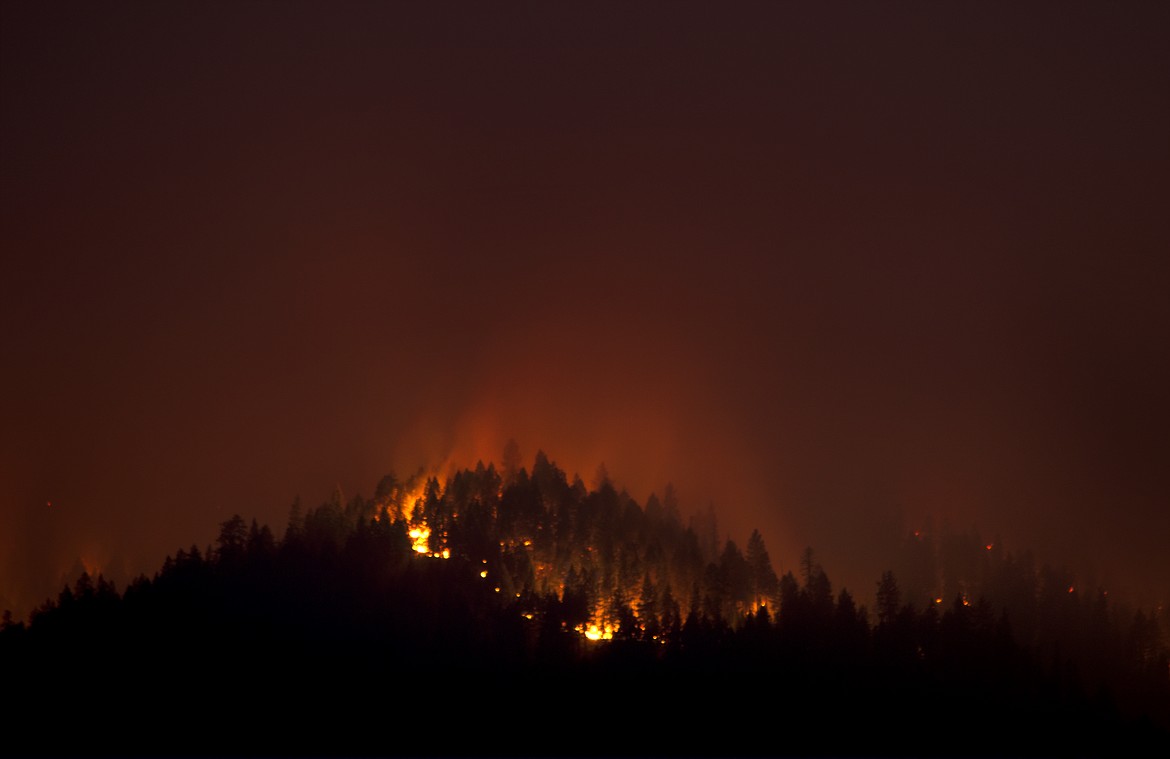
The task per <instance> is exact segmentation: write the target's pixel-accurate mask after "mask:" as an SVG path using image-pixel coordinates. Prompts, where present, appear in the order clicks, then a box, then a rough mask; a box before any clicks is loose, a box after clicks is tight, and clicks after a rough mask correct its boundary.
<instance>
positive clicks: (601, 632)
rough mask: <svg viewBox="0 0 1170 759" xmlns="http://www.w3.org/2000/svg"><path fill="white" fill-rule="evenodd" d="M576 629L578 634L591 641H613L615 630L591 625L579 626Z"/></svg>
mask: <svg viewBox="0 0 1170 759" xmlns="http://www.w3.org/2000/svg"><path fill="white" fill-rule="evenodd" d="M574 629H576V631H577V632H579V633H581V634H582V635H584V636H585V637H586V638H588V639H589V640H612V639H613V630H610V629H609V628H608V627H607V626H605V625H601V626H600V627H599V626H597V625H595V624H592V623H591V624H589V625H588V626H585V625H577V627H576V628H574Z"/></svg>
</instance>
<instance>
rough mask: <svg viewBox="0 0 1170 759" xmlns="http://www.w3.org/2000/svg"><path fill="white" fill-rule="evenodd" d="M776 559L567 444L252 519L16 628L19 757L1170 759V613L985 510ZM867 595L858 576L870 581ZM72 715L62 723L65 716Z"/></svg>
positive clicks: (92, 586) (11, 635)
mask: <svg viewBox="0 0 1170 759" xmlns="http://www.w3.org/2000/svg"><path fill="white" fill-rule="evenodd" d="M793 558H794V560H795V559H796V558H798V559H799V561H798V564H799V567H800V569H799V571H798V572H797V573H795V574H794V573H792V572H786V573H784V574H783V575H779V576H778V575H777V573H776V571H775V570H774V565H773V562H772V559H771V557H770V556H769V553H768V549H767V547H766V545H765V540H764V538H763V536H762V535H761V534H760V533H759V532H758V531H753V532H752V533H751V535H750V536H749V537H747V539H746V542H745V543H744V546H743V548H741V547H740V544H739V543H737V542H736V541H735V540H732V539H730V538H726V537H723V538H721V537H720V532H719V529H718V525H717V522H716V516H715V513H714V511H713V510H710V509H708V510H706V511H700V512H698V513H694V514H691V515H689V516H687V517H685V518H684V516H683V515H682V514H680V508H679V503H678V498H677V495H676V493H675V492H674V491H673V489H671V488H670V487H667V488H666V489H665V490H664V492H663V493H662V494H661V495H658V494H655V495H651V496H650V497H648V498H647V499H645V502H643V503H639V502H637V501H635V500H634V499H633V498H631V497H630V496H629V495H628V494H627V493H625V492H623V491H621V490H619V489H617V488H615V486H614V485H613V484H612V483H611V482H610V481H609V480H608V479H607V478H605V477H604V476H602V477H600V478H599V480H598V482H597V483H595V484H594V486H592V487H587V486H586V485H585V484H584V483H583V482H582V481H581V479H580V478H579V477H577V476H573V477H572V478H570V477H568V476H567V475H566V473H565V472H564V471H562V470H561V469H559V468H558V467H557V466H556V464H554V463H553V462H551V461H550V460H549V459H548V458H547V457H546V456H545V455H544V454H543V453H539V454H537V456H536V457H535V461H534V462H533V464H532V466H531V467H530V468H529V467H526V466H523V465H522V464H521V462H520V461H519V457H518V455H517V454H516V451H515V448H514V447H509V449H508V451H507V452H506V453H505V455H504V457H503V459H502V464H501V465H500V466H499V467H498V468H497V466H496V465H495V464H489V465H486V466H485V465H484V464H482V463H481V464H479V465H477V466H476V467H475V468H473V469H464V470H460V471H457V472H455V473H454V474H453V475H451V476H449V477H446V478H445V479H444V480H440V479H439V478H438V477H434V476H425V475H424V474H423V473H419V474H417V475H415V476H413V477H409V478H404V479H399V478H396V477H394V476H386V477H385V478H383V479H382V481H381V482H379V483H378V484H377V487H376V489H375V491H374V494H373V497H372V498H369V499H366V498H363V497H361V496H355V497H353V498H351V499H345V498H343V497H342V495H341V494H340V492H338V493H337V494H336V495H335V497H334V498H332V499H331V500H330V501H328V502H326V503H322V504H320V505H318V506H316V507H313V508H305V507H304V506H303V505H302V504H301V503H300V502H299V501H298V502H296V503H294V504H293V506H292V508H291V510H290V514H289V519H288V523H287V525H285V526H284V528H283V532H281V533H280V534H278V533H276V532H274V531H273V529H271V528H270V527H269V526H267V525H263V524H258V523H257V522H256V521H255V520H251V521H249V520H247V519H245V518H243V517H241V516H233V517H232V518H231V519H229V520H227V521H225V522H223V523H222V524H221V525H220V529H219V535H218V538H217V540H216V541H215V544H214V545H208V546H204V547H202V548H200V547H199V546H197V545H191V546H189V547H188V548H184V549H182V550H178V551H177V552H176V553H174V554H173V555H172V556H169V557H168V558H167V559H166V561H165V562H164V563H163V565H162V567H161V568H160V569H159V570H158V571H157V572H155V573H154V575H153V576H151V577H147V576H140V577H139V578H138V579H136V580H135V581H133V582H132V583H130V584H129V585H128V586H127V587H125V588H124V589H119V588H116V587H114V585H113V584H111V583H110V582H108V581H107V580H106V579H105V578H103V577H100V576H99V577H90V576H89V575H85V574H83V575H81V576H80V577H79V578H78V579H77V580H76V582H75V583H74V584H72V585H71V586H69V587H65V588H63V589H62V590H61V592H60V594H59V595H58V596H57V597H56V598H55V599H47V600H46V601H45V602H44V603H43V604H42V605H41V606H40V607H38V608H37V609H36V610H35V611H34V612H33V613H32V614H31V615H30V616H29V618H28V619H27V620H16V619H13V618H12V615H11V614H7V613H6V614H5V617H4V621H3V626H2V628H0V671H2V672H3V673H4V676H3V682H4V688H3V693H4V699H5V702H6V703H5V704H4V711H3V713H4V715H5V717H6V722H7V725H6V726H5V729H4V730H3V731H2V734H0V741H3V746H2V749H0V750H3V751H4V753H6V754H9V755H78V754H86V755H94V754H108V755H152V756H172V755H176V756H177V755H192V756H193V755H249V756H258V755H263V756H290V755H300V756H307V755H313V756H337V755H346V756H355V755H407V756H421V755H443V756H454V755H465V756H486V755H499V756H538V755H539V756H567V755H578V756H601V755H605V756H614V755H627V756H629V755H639V756H641V755H671V756H684V755H693V756H716V755H718V756H749V755H750V756H764V755H767V756H780V755H806V756H807V755H834V756H841V755H856V756H878V755H891V756H894V755H898V756H906V755H934V756H938V755H956V756H957V755H971V756H975V755H979V756H1017V755H1028V756H1039V755H1054V756H1104V755H1118V754H1126V755H1134V754H1139V753H1150V754H1160V753H1161V751H1163V750H1164V749H1165V747H1166V745H1167V744H1166V743H1164V741H1166V738H1167V736H1168V735H1170V732H1168V726H1170V651H1168V646H1167V632H1168V631H1170V618H1168V616H1167V611H1166V610H1165V609H1161V608H1130V607H1127V606H1125V605H1124V604H1122V603H1118V602H1115V601H1113V600H1111V599H1110V597H1109V596H1108V595H1107V594H1106V593H1105V592H1104V591H1102V590H1097V589H1093V588H1087V587H1086V588H1081V587H1079V586H1078V585H1077V581H1076V578H1074V577H1073V576H1072V575H1071V574H1070V573H1069V572H1066V571H1064V570H1061V569H1058V568H1053V567H1051V566H1048V565H1039V566H1037V563H1036V562H1035V560H1034V559H1033V558H1032V557H1031V556H1030V555H1028V554H1027V553H1020V554H1017V553H1013V552H1010V551H1007V550H1005V549H1004V548H1003V547H1002V546H1001V545H999V544H997V543H995V542H984V540H983V539H982V538H981V537H980V536H979V535H977V534H976V533H975V532H974V531H969V532H955V533H949V534H939V535H934V534H922V533H915V534H910V535H907V536H906V543H905V546H904V547H903V550H902V551H900V552H899V554H898V555H896V556H892V557H891V560H890V569H889V570H888V571H886V572H884V573H882V574H881V576H880V577H875V578H874V584H873V586H872V587H871V588H865V589H858V590H856V591H852V592H851V591H850V590H848V589H845V588H840V589H838V588H834V585H833V583H832V581H831V580H830V575H829V571H828V570H827V569H826V568H825V567H823V566H821V565H820V564H819V563H818V561H817V556H816V553H815V552H814V551H813V549H811V548H810V549H807V550H806V551H805V552H804V553H803V554H802V555H801V556H800V557H793ZM855 593H856V595H855ZM46 723H48V724H50V725H55V727H53V728H52V729H45V728H43V727H41V725H44V724H46Z"/></svg>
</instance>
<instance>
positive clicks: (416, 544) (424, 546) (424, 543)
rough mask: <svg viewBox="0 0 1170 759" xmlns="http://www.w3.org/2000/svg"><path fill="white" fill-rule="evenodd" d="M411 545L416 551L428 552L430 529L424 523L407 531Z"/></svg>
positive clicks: (429, 550)
mask: <svg viewBox="0 0 1170 759" xmlns="http://www.w3.org/2000/svg"><path fill="white" fill-rule="evenodd" d="M407 534H408V535H410V543H411V547H412V548H414V550H415V551H416V552H418V553H430V552H431V549H430V543H429V540H430V537H431V530H430V528H428V527H426V526H425V525H424V526H422V527H415V528H414V529H412V530H411V531H410V532H409V533H407Z"/></svg>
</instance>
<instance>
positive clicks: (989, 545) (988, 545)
mask: <svg viewBox="0 0 1170 759" xmlns="http://www.w3.org/2000/svg"><path fill="white" fill-rule="evenodd" d="M991 546H992V544H991V543H988V544H987V545H986V546H985V547H986V548H987V550H988V551H990V550H991Z"/></svg>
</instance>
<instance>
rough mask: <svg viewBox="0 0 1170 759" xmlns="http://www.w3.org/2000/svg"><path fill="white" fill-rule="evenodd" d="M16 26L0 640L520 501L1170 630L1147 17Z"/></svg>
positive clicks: (96, 13) (1164, 27)
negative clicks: (559, 493)
mask: <svg viewBox="0 0 1170 759" xmlns="http://www.w3.org/2000/svg"><path fill="white" fill-rule="evenodd" d="M1014 5H1015V4H1004V5H1002V6H996V8H995V9H991V10H989V9H985V8H973V7H972V8H968V7H963V8H956V7H954V6H936V5H933V4H922V5H919V4H914V5H900V4H882V5H881V7H880V8H876V9H875V8H872V7H870V6H869V5H867V4H857V5H853V4H834V5H833V6H832V7H831V8H829V9H822V7H821V4H816V8H815V9H814V8H813V7H812V6H811V4H795V3H793V4H788V3H763V4H753V3H740V4H735V5H733V6H731V7H728V6H726V5H725V4H717V3H712V4H688V3H666V4H632V5H627V4H620V5H612V6H606V7H604V8H601V9H599V8H598V7H597V6H596V4H583V5H580V6H577V5H573V4H563V3H557V4H553V5H552V6H551V7H546V6H545V5H544V4H526V3H521V4H511V3H505V4H487V5H481V4H468V5H464V4H458V3H455V4H445V3H419V4H397V3H384V4H382V3H368V4H367V3H361V4H351V3H344V2H343V3H328V4H323V3H309V4H303V3H296V2H281V3H272V4H267V3H247V4H243V6H242V7H235V6H229V5H220V4H214V5H211V6H208V5H206V4H184V3H168V4H164V5H162V6H157V7H156V6H141V5H113V6H110V5H105V6H102V7H89V6H86V5H56V4H44V3H19V2H9V3H5V4H4V5H3V7H2V8H0V15H2V23H0V61H2V66H0V85H2V91H0V95H2V97H0V118H2V121H0V129H2V132H0V150H2V151H3V152H2V158H3V172H2V179H0V182H2V186H3V204H2V208H0V221H2V225H3V226H2V228H0V249H2V250H3V260H4V266H3V275H2V276H0V317H2V324H3V331H2V333H0V347H2V349H3V375H2V377H0V383H2V389H3V392H2V393H0V411H2V413H3V420H2V421H3V425H2V427H0V606H2V607H5V608H12V609H13V610H14V611H18V612H24V611H27V609H28V608H29V607H30V606H31V605H33V604H35V603H36V602H38V601H39V600H42V599H43V598H44V597H45V596H47V595H49V594H54V593H55V592H56V591H57V590H58V589H59V587H60V585H61V583H62V582H64V581H66V580H68V579H69V578H70V577H71V576H72V574H73V573H76V572H77V571H79V569H80V568H89V569H90V570H91V571H92V570H97V571H103V572H105V573H106V574H107V576H110V577H114V578H115V579H117V580H119V581H120V582H124V581H125V579H126V578H128V577H130V576H133V575H134V574H136V573H137V572H147V573H150V572H153V571H154V569H155V568H157V566H158V565H159V564H160V563H161V561H162V559H163V558H164V557H165V555H167V554H168V553H173V552H174V551H175V550H176V549H177V548H180V547H184V546H189V545H190V544H192V543H196V544H199V545H201V546H204V545H207V544H208V543H210V542H212V540H213V539H214V536H215V533H216V531H217V525H218V523H219V522H220V521H223V520H225V519H227V518H228V517H229V516H231V515H232V514H233V513H237V512H238V513H240V514H241V515H244V516H245V518H249V519H250V518H252V517H255V518H257V519H259V520H260V521H262V522H267V523H269V524H270V525H272V526H273V528H274V529H276V530H277V531H278V534H279V531H280V530H282V529H283V526H284V524H285V520H286V518H287V514H288V509H289V506H290V504H291V503H292V501H293V499H294V498H295V497H297V496H300V497H301V498H302V499H303V501H304V502H305V503H306V504H307V505H310V506H311V505H315V504H316V503H319V502H321V501H323V500H325V499H327V498H328V497H329V496H330V494H331V493H332V492H333V491H334V489H335V488H336V487H340V488H341V489H342V491H343V492H344V493H345V494H346V496H347V497H348V496H352V495H353V494H356V493H361V494H363V495H365V496H367V497H368V496H370V495H372V493H373V489H374V487H375V485H376V484H377V482H378V480H379V479H380V477H381V476H382V475H384V474H387V473H390V472H393V473H395V474H397V475H399V476H408V475H409V474H411V473H413V472H415V471H416V470H418V469H419V468H423V469H426V470H428V471H436V472H437V471H439V470H440V469H441V468H443V467H446V466H449V465H455V466H474V464H475V461H476V460H478V459H483V460H484V461H485V462H486V461H488V460H496V461H498V460H499V458H500V456H501V454H502V451H503V448H504V445H505V443H506V442H507V440H508V439H515V440H516V442H517V443H518V444H519V446H520V449H521V452H522V455H523V458H524V463H525V464H527V465H530V464H531V461H532V458H533V456H534V455H535V453H536V452H537V450H544V451H545V453H546V454H547V455H548V456H549V457H550V458H551V459H552V460H553V461H554V462H556V463H557V464H558V465H560V466H561V468H563V469H565V470H566V471H567V472H568V473H569V474H570V476H572V474H574V473H577V474H580V476H581V477H582V479H583V480H584V481H585V482H586V483H592V481H593V478H594V476H595V474H596V472H597V470H598V468H599V466H600V465H604V466H605V467H606V469H607V471H608V472H609V475H610V476H611V478H612V479H613V481H614V482H615V483H616V484H617V485H618V486H619V487H625V488H627V489H628V490H629V491H630V493H631V494H632V495H634V496H635V497H636V498H638V499H640V500H641V499H644V498H645V497H646V496H648V495H649V494H650V493H651V492H654V491H657V492H659V493H661V491H662V488H663V487H664V486H665V485H666V483H668V482H672V483H674V485H675V486H676V488H677V489H678V492H679V495H680V499H681V502H682V507H683V511H684V514H686V513H690V512H693V511H697V510H699V509H701V508H703V507H705V506H706V504H707V503H709V502H710V503H714V504H715V506H716V509H717V513H718V515H719V519H720V524H721V526H722V528H723V530H724V532H725V533H726V534H727V536H729V537H731V538H733V539H735V540H736V541H737V542H738V543H739V544H740V546H741V547H742V546H743V545H744V543H745V542H746V538H747V536H748V534H749V533H750V530H751V529H752V528H753V527H758V528H759V529H760V530H761V531H762V532H763V534H764V536H765V538H766V540H767V542H768V547H769V550H770V553H771V555H772V558H773V561H774V563H775V564H777V569H778V570H780V571H784V570H786V569H792V568H795V566H796V563H797V553H798V552H799V551H800V550H801V549H802V548H803V547H804V546H806V545H807V546H812V547H813V548H814V550H815V551H816V552H817V555H818V557H819V558H820V560H821V561H822V562H823V564H824V565H825V568H826V569H827V570H828V573H829V576H830V578H831V579H832V580H833V581H834V583H835V585H836V586H837V587H840V586H841V585H845V586H847V587H849V588H850V590H852V591H854V592H855V593H856V594H858V596H859V597H860V598H861V599H862V600H863V601H866V602H868V601H870V599H871V596H872V591H873V587H874V583H875V582H876V579H877V577H878V576H879V574H880V572H881V570H882V569H884V568H886V566H885V562H886V558H885V557H886V556H888V555H889V553H890V551H892V550H893V548H894V547H895V546H896V545H897V543H898V541H899V539H900V538H901V537H902V536H903V535H904V534H905V533H906V532H907V531H908V530H910V529H915V528H920V527H926V526H928V525H929V524H931V523H934V524H936V525H941V524H942V523H943V521H944V520H949V521H950V523H951V524H953V525H954V526H955V527H956V528H958V529H967V528H970V527H976V528H977V529H979V530H980V531H981V532H983V533H984V534H986V535H987V536H988V539H989V540H990V539H992V537H996V536H998V537H996V539H1002V540H1003V541H1004V543H1005V544H1006V545H1008V546H1009V547H1012V548H1016V549H1020V550H1023V549H1031V550H1033V551H1034V552H1035V553H1036V554H1037V556H1038V557H1040V558H1041V559H1042V560H1043V559H1047V560H1051V561H1052V562H1054V563H1067V564H1069V565H1070V566H1071V567H1073V568H1074V569H1075V570H1076V571H1079V572H1083V573H1086V574H1091V575H1093V577H1094V581H1100V582H1103V583H1111V584H1118V585H1123V586H1124V587H1126V588H1129V589H1132V590H1133V591H1134V592H1135V593H1141V594H1143V596H1144V597H1145V598H1155V597H1157V598H1164V597H1165V594H1166V591H1167V589H1168V588H1170V558H1168V556H1170V552H1168V551H1166V550H1165V544H1166V539H1167V537H1168V536H1170V499H1168V493H1170V445H1168V443H1167V440H1168V438H1167V430H1168V429H1170V399H1168V397H1167V392H1166V388H1167V387H1170V357H1168V347H1167V346H1168V345H1170V340H1168V339H1167V335H1168V332H1170V298H1167V297H1166V292H1167V283H1168V282H1170V265H1168V263H1167V261H1168V260H1170V259H1168V256H1167V254H1166V252H1167V251H1168V250H1170V235H1168V232H1167V225H1166V199H1167V198H1168V197H1170V180H1168V177H1170V171H1168V170H1170V140H1167V139H1166V135H1167V134H1170V95H1168V93H1170V60H1167V59H1168V58H1170V52H1168V48H1167V46H1166V45H1165V39H1166V34H1167V33H1168V32H1170V24H1168V18H1167V10H1166V7H1165V5H1164V4H1149V5H1146V4H1142V3H1127V4H1124V6H1122V7H1118V6H1115V5H1105V4H1101V5H1099V6H1092V5H1070V4H1067V3H1053V4H1047V3H1029V4H1026V7H1025V8H1024V9H1018V8H1015V7H1013V6H1014Z"/></svg>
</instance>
